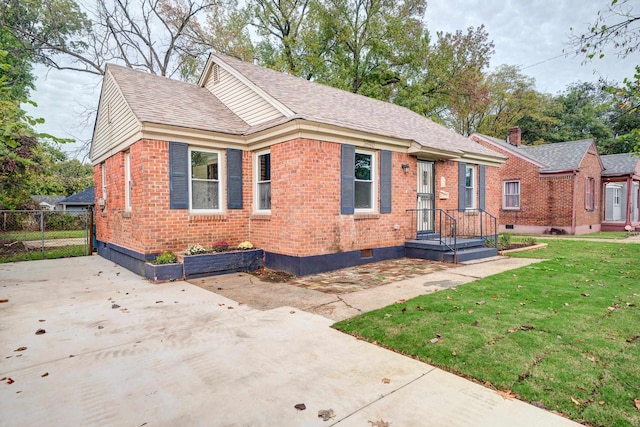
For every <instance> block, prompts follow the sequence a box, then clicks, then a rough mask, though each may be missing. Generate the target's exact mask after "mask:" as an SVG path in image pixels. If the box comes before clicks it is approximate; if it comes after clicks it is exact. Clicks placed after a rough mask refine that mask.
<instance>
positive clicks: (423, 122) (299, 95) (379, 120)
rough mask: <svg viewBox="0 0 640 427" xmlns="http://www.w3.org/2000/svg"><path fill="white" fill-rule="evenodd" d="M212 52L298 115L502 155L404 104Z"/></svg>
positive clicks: (444, 147)
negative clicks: (356, 92)
mask: <svg viewBox="0 0 640 427" xmlns="http://www.w3.org/2000/svg"><path fill="white" fill-rule="evenodd" d="M214 57H217V58H219V59H221V60H222V61H223V62H224V63H226V64H227V65H229V66H231V67H233V68H234V69H236V70H237V71H239V72H240V73H241V74H243V75H244V76H245V77H246V78H247V79H249V80H250V81H251V82H252V83H253V84H255V85H256V86H258V87H259V88H260V89H261V90H263V91H264V92H266V93H268V94H269V95H270V96H272V97H273V98H274V99H276V100H277V101H279V102H281V103H282V104H283V105H285V106H286V107H287V108H289V109H290V110H291V111H293V112H294V113H295V114H296V115H298V116H299V117H301V118H304V119H307V120H312V121H318V122H321V123H327V124H333V125H337V126H342V127H346V128H349V129H354V130H359V131H364V132H371V133H375V134H378V135H384V136H389V137H394V138H400V139H407V140H413V141H416V142H417V143H419V144H420V145H422V146H425V147H432V148H435V149H438V150H443V151H448V152H454V153H459V154H461V153H476V154H483V155H488V156H493V157H497V158H502V157H503V156H502V155H500V154H499V153H496V152H495V151H492V150H489V149H487V148H485V147H482V146H480V145H478V144H475V143H473V142H471V141H469V140H468V139H467V138H465V137H463V136H461V135H459V134H457V133H455V132H454V131H452V130H450V129H448V128H446V127H444V126H442V125H439V124H437V123H435V122H433V121H432V120H429V119H428V118H426V117H424V116H421V115H419V114H417V113H414V112H413V111H411V110H409V109H407V108H404V107H401V106H398V105H395V104H391V103H389V102H383V101H378V100H376V99H372V98H368V97H365V96H362V95H358V94H354V93H351V92H347V91H344V90H340V89H336V88H333V87H329V86H325V85H321V84H319V83H315V82H311V81H308V80H305V79H302V78H299V77H294V76H291V75H288V74H285V73H280V72H277V71H274V70H270V69H267V68H263V67H259V66H257V65H254V64H250V63H248V62H243V61H240V60H238V59H235V58H231V57H228V56H225V55H219V54H216V55H214Z"/></svg>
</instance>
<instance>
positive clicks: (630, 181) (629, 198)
mask: <svg viewBox="0 0 640 427" xmlns="http://www.w3.org/2000/svg"><path fill="white" fill-rule="evenodd" d="M632 190H633V179H632V178H631V175H629V176H628V177H627V206H626V207H625V209H626V211H627V220H626V221H625V224H624V226H625V228H627V226H629V227H631V205H632V204H633V199H632V197H633V196H632V194H631V192H632Z"/></svg>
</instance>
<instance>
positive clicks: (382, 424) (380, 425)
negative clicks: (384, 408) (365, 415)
mask: <svg viewBox="0 0 640 427" xmlns="http://www.w3.org/2000/svg"><path fill="white" fill-rule="evenodd" d="M367 422H368V423H369V424H371V427H389V423H388V422H386V421H384V420H378V421H367Z"/></svg>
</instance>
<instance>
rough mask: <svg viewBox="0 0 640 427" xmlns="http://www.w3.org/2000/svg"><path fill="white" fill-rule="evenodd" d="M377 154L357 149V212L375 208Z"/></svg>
mask: <svg viewBox="0 0 640 427" xmlns="http://www.w3.org/2000/svg"><path fill="white" fill-rule="evenodd" d="M375 164H376V162H375V154H374V153H372V152H369V151H360V150H356V153H355V163H354V169H355V173H354V176H355V188H354V194H355V205H354V206H355V212H373V211H374V210H375V202H374V201H375V197H374V195H375V194H376V193H375V176H376V170H375Z"/></svg>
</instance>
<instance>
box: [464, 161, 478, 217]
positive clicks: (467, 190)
mask: <svg viewBox="0 0 640 427" xmlns="http://www.w3.org/2000/svg"><path fill="white" fill-rule="evenodd" d="M464 207H465V208H466V209H475V207H476V167H475V166H467V167H466V170H465V181H464Z"/></svg>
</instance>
